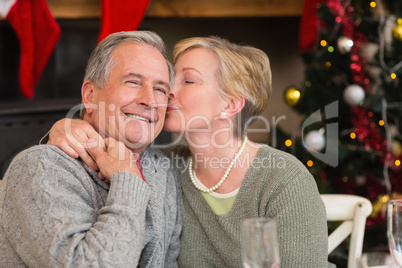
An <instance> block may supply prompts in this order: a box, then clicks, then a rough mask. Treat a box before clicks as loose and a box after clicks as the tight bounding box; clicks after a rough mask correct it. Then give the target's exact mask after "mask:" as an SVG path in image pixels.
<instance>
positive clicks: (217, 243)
mask: <svg viewBox="0 0 402 268" xmlns="http://www.w3.org/2000/svg"><path fill="white" fill-rule="evenodd" d="M177 152H178V150H177ZM178 153H179V152H178ZM179 154H180V153H179ZM185 159H186V161H183V158H179V159H178V158H177V157H176V161H177V160H179V162H180V163H176V164H175V165H174V166H175V168H176V172H177V175H178V179H179V182H180V184H181V187H182V191H183V232H182V236H181V243H182V244H181V251H180V256H179V265H180V267H191V268H197V267H208V268H210V267H219V268H222V267H239V268H240V267H242V262H241V243H240V230H241V223H242V221H243V220H244V219H246V218H253V217H269V218H274V219H276V221H277V222H278V239H279V244H280V249H279V250H280V258H281V267H285V268H292V267H298V268H302V267H305V268H323V267H327V266H328V265H329V263H328V261H327V259H328V254H327V248H328V239H327V237H328V233H327V220H326V213H325V207H324V204H323V202H322V200H321V198H320V195H319V192H318V189H317V185H316V182H315V180H314V178H313V177H312V176H311V174H310V173H309V171H308V170H307V169H306V168H305V167H304V165H303V164H302V163H301V162H300V161H299V160H297V159H296V158H295V157H293V156H292V155H290V154H288V153H285V152H282V151H279V150H277V149H274V148H271V147H269V146H266V145H262V148H261V149H260V150H259V152H258V154H257V156H256V157H255V158H254V160H253V162H252V164H251V166H250V168H249V169H248V171H247V173H246V176H245V178H244V180H243V183H242V185H241V187H240V190H239V192H238V194H237V197H236V200H235V202H234V204H233V207H232V209H231V210H230V211H229V213H227V214H225V215H216V214H215V213H214V212H213V211H212V210H211V208H210V207H209V205H208V203H207V202H206V201H205V199H204V198H203V196H202V194H201V192H200V191H198V190H197V189H196V188H195V187H194V186H193V185H192V183H191V180H190V178H189V175H188V170H187V168H188V158H187V157H186V158H185Z"/></svg>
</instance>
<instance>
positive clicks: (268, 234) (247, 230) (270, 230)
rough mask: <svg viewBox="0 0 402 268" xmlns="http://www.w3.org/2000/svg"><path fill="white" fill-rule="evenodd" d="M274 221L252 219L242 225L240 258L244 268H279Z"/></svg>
mask: <svg viewBox="0 0 402 268" xmlns="http://www.w3.org/2000/svg"><path fill="white" fill-rule="evenodd" d="M277 232H278V231H277V227H276V221H275V220H274V219H270V218H252V219H246V220H244V221H243V225H242V258H243V267H244V268H279V247H278V238H277Z"/></svg>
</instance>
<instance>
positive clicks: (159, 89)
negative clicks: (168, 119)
mask: <svg viewBox="0 0 402 268" xmlns="http://www.w3.org/2000/svg"><path fill="white" fill-rule="evenodd" d="M155 90H156V91H160V92H162V93H163V94H165V95H166V92H167V90H166V89H164V88H159V87H157V88H155Z"/></svg>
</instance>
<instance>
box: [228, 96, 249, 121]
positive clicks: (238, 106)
mask: <svg viewBox="0 0 402 268" xmlns="http://www.w3.org/2000/svg"><path fill="white" fill-rule="evenodd" d="M245 102H246V101H245V100H244V98H243V97H241V98H240V99H238V100H235V99H230V100H229V101H228V105H227V106H226V107H225V109H224V110H223V111H222V112H224V113H226V117H232V116H235V115H236V114H238V113H240V111H241V110H243V108H244V105H245Z"/></svg>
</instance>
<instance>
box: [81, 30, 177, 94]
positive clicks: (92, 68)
mask: <svg viewBox="0 0 402 268" xmlns="http://www.w3.org/2000/svg"><path fill="white" fill-rule="evenodd" d="M128 42H134V43H139V44H145V45H150V46H152V47H154V48H156V49H157V50H159V52H161V53H162V55H163V56H164V57H165V59H166V50H165V43H164V42H163V40H162V38H161V37H160V36H159V35H158V34H156V33H154V32H150V31H129V32H117V33H113V34H110V35H109V36H107V37H106V38H105V39H103V40H102V41H101V42H100V43H99V44H98V46H97V47H96V48H95V50H94V51H93V52H92V54H91V56H90V58H89V60H88V64H87V67H86V69H85V76H84V80H89V81H91V82H92V83H94V84H95V85H96V86H97V87H99V88H104V87H105V86H106V85H107V82H108V79H109V75H110V72H111V71H112V67H113V58H112V57H111V55H112V52H113V50H114V49H115V48H116V46H117V45H119V44H121V43H128ZM166 64H167V65H168V68H169V82H170V84H171V85H172V81H173V78H174V73H173V67H172V65H171V64H170V62H169V61H168V60H167V59H166Z"/></svg>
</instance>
